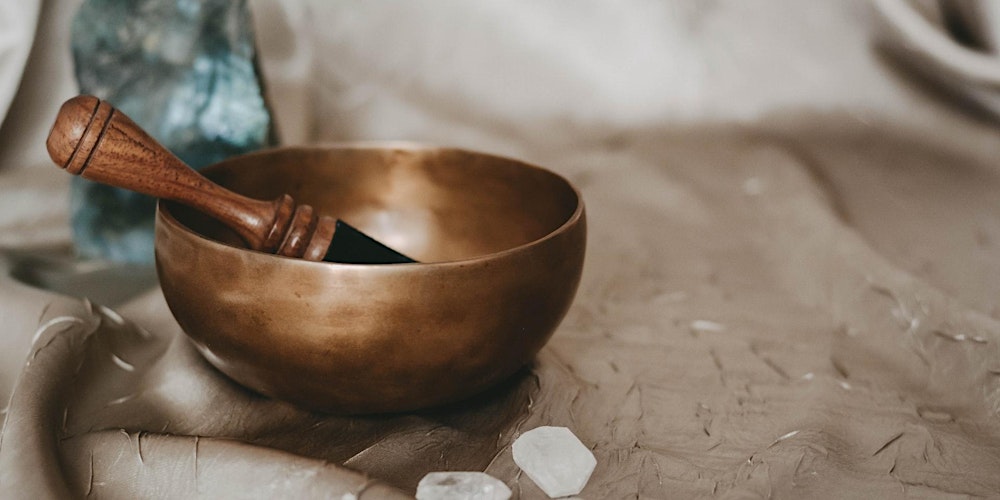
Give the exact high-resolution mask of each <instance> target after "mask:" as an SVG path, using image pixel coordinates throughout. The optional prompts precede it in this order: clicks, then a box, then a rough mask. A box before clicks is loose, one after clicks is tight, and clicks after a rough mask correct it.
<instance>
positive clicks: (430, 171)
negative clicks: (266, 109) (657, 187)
mask: <svg viewBox="0 0 1000 500" xmlns="http://www.w3.org/2000/svg"><path fill="white" fill-rule="evenodd" d="M202 172H203V173H204V174H206V176H207V177H209V178H211V179H212V180H214V181H216V182H218V183H219V184H221V185H223V186H225V187H227V188H229V189H232V190H234V191H236V192H239V193H241V194H245V195H248V196H252V197H256V198H260V199H272V198H275V197H277V196H278V195H280V194H283V193H288V194H291V195H292V197H294V198H295V199H296V200H298V201H300V202H302V203H308V204H311V205H313V206H314V207H315V208H316V209H317V210H318V211H319V212H320V213H325V214H329V215H333V216H335V217H338V218H341V219H343V220H345V221H347V222H348V223H350V224H352V225H354V226H355V227H357V228H358V229H361V230H362V231H364V232H365V233H367V234H368V235H370V236H372V237H374V238H375V239H377V240H379V241H381V242H383V243H385V244H387V245H389V246H390V247H393V248H395V249H396V250H399V251H401V252H403V253H404V254H407V255H409V256H410V257H412V258H415V259H416V260H418V261H419V263H417V264H390V265H358V264H336V263H327V262H308V261H304V260H298V259H292V258H286V257H279V256H275V255H269V254H265V253H261V252H256V251H252V250H248V249H246V248H245V247H244V246H243V245H242V243H240V240H239V239H238V238H237V237H236V235H235V234H233V233H231V232H230V231H228V230H227V229H225V228H224V227H222V226H221V225H220V224H218V223H215V222H213V221H212V220H210V219H208V218H207V217H205V216H203V215H201V214H198V213H197V212H194V211H192V210H190V209H186V208H184V207H182V206H179V205H177V204H174V203H171V202H164V201H161V202H160V204H159V206H158V210H157V216H156V266H157V272H158V274H159V277H160V284H161V286H162V288H163V293H164V295H165V297H166V300H167V304H168V305H169V306H170V310H171V311H172V312H173V314H174V316H175V317H176V319H177V321H178V323H179V324H180V325H181V327H182V328H183V329H184V331H185V332H186V333H187V334H188V336H189V337H190V338H191V339H192V340H193V341H194V343H195V345H196V346H197V347H198V349H199V350H200V351H201V352H202V354H203V355H204V357H205V358H206V359H207V360H208V361H209V362H210V363H211V364H213V365H214V366H215V367H216V368H218V369H219V370H220V371H222V372H223V373H225V374H226V375H228V376H229V377H231V378H232V379H234V380H236V381H237V382H239V383H240V384H242V385H244V386H246V387H249V388H251V389H253V390H255V391H257V392H259V393H262V394H265V395H268V396H271V397H275V398H278V399H283V400H286V401H290V402H292V403H295V404H297V405H300V406H303V407H306V408H309V409H313V410H319V411H324V412H334V413H344V414H357V413H381V412H398V411H407V410H415V409H420V408H426V407H430V406H435V405H440V404H444V403H450V402H454V401H457V400H461V399H463V398H466V397H468V396H470V395H473V394H475V393H478V392H480V391H482V390H484V389H486V388H488V387H490V386H491V385H493V384H496V383H497V382H499V381H501V380H503V379H505V378H507V377H509V376H510V375H511V374H513V373H514V372H516V371H517V370H518V369H519V368H520V367H522V366H524V365H525V364H526V363H528V362H529V361H530V360H531V359H532V358H533V357H534V356H535V354H536V353H537V352H538V351H539V349H541V348H542V346H543V345H544V344H545V343H546V341H547V340H548V339H549V337H550V336H551V335H552V333H553V332H554V330H555V329H556V327H557V326H558V324H559V322H560V321H561V320H562V318H563V316H564V315H565V313H566V311H567V309H568V308H569V306H570V303H571V302H572V300H573V296H574V294H575V293H576V289H577V285H578V284H579V281H580V273H581V269H582V267H583V259H584V250H585V246H586V223H585V215H584V206H583V200H582V198H581V197H580V194H579V192H578V191H577V190H576V189H575V188H574V187H573V186H572V185H571V184H570V183H569V182H568V181H566V180H565V179H563V178H562V177H560V176H558V175H556V174H554V173H552V172H550V171H548V170H545V169H542V168H539V167H536V166H532V165H528V164H525V163H522V162H519V161H515V160H511V159H506V158H500V157H496V156H490V155H486V154H480V153H474V152H469V151H463V150H458V149H445V148H435V147H423V146H418V145H409V144H395V143H392V144H376V145H346V146H330V147H295V148H279V149H273V150H269V151H264V152H259V153H255V154H250V155H245V156H240V157H235V158H231V159H229V160H226V161H223V162H220V163H218V164H215V165H213V166H210V167H208V168H206V169H204V170H202Z"/></svg>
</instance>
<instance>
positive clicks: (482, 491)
mask: <svg viewBox="0 0 1000 500" xmlns="http://www.w3.org/2000/svg"><path fill="white" fill-rule="evenodd" d="M508 498H510V488H508V487H507V485H506V484H503V483H502V482H501V481H500V480H499V479H497V478H495V477H493V476H491V475H489V474H486V473H483V472H431V473H430V474H427V475H426V476H424V478H423V479H421V480H420V484H418V485H417V500H507V499H508Z"/></svg>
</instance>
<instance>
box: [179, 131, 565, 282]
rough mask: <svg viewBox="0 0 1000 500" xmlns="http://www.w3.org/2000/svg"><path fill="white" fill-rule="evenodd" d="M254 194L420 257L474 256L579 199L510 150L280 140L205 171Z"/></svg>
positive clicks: (227, 236) (185, 217) (554, 218)
mask: <svg viewBox="0 0 1000 500" xmlns="http://www.w3.org/2000/svg"><path fill="white" fill-rule="evenodd" d="M202 173H203V174H205V175H206V176H207V177H208V178H210V179H212V180H213V181H215V182H217V183H219V184H221V185H223V186H225V187H227V188H229V189H231V190H233V191H236V192H238V193H241V194H244V195H246V196H250V197H253V198H258V199H274V198H277V197H278V196H280V195H282V194H284V193H288V194H290V195H291V196H292V197H293V198H294V199H295V200H296V201H297V202H299V203H308V204H310V205H313V207H314V208H315V209H317V211H318V212H319V213H322V214H326V215H330V216H333V217H336V218H339V219H343V220H344V221H346V222H348V223H349V224H351V225H353V226H355V227H357V228H358V229H360V230H362V231H364V232H365V233H367V234H369V235H370V236H372V237H374V238H375V239H377V240H379V241H381V242H383V243H385V244H386V245H389V246H390V247H392V248H395V249H396V250H399V251H401V252H403V253H404V254H407V255H409V256H411V257H413V258H415V259H416V260H418V261H420V262H424V263H429V262H446V261H455V260H464V259H471V258H475V257H480V256H484V255H488V254H492V253H496V252H501V251H504V250H509V249H513V248H516V247H518V246H521V245H525V244H528V243H531V242H533V241H535V240H538V239H540V238H543V237H545V236H546V235H548V234H550V233H552V232H553V231H555V230H557V229H558V228H560V227H561V226H562V225H563V224H565V223H566V222H567V221H569V220H570V219H571V218H572V217H573V215H574V214H575V213H576V212H577V211H578V210H579V209H580V206H579V205H580V200H579V197H578V194H577V192H576V190H575V189H574V188H573V187H572V186H571V185H570V184H569V183H568V182H567V181H566V180H565V179H563V178H561V177H560V176H558V175H556V174H554V173H552V172H549V171H547V170H544V169H541V168H538V167H534V166H531V165H528V164H525V163H521V162H518V161H516V160H511V159H507V158H500V157H495V156H490V155H484V154H480V153H472V152H468V151H462V150H455V149H440V148H423V147H419V146H399V147H390V148H386V147H374V146H373V147H349V148H323V147H313V148H281V149H274V150H269V151H263V152H260V153H256V154H252V155H247V156H241V157H237V158H233V159H230V160H227V161H224V162H221V163H218V164H216V165H213V166H211V167H208V168H206V169H204V170H203V171H202ZM166 206H167V209H168V211H169V212H170V213H171V214H172V215H173V216H174V217H175V218H176V220H177V221H178V222H180V223H181V224H183V225H184V226H187V227H188V228H190V229H192V230H194V231H195V232H196V233H199V234H201V235H204V236H207V237H208V238H210V239H213V240H217V241H221V242H223V243H227V244H231V245H236V246H243V244H242V242H241V241H240V239H239V238H238V237H237V236H236V235H235V233H233V232H231V231H229V230H228V229H227V228H225V227H224V226H222V225H221V224H219V223H217V222H215V221H213V220H211V219H210V218H208V217H206V216H204V215H202V214H200V213H198V212H196V211H193V210H190V209H185V208H184V207H181V206H179V205H176V204H172V203H167V204H166Z"/></svg>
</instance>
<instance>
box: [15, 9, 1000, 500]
mask: <svg viewBox="0 0 1000 500" xmlns="http://www.w3.org/2000/svg"><path fill="white" fill-rule="evenodd" d="M72 5H73V2H67V1H54V2H46V3H45V5H44V6H43V13H42V21H41V22H40V25H39V31H38V33H39V35H38V36H39V38H38V40H36V45H35V47H34V48H33V53H32V58H31V61H30V62H29V66H28V69H27V72H26V75H25V80H24V82H25V83H22V90H21V91H19V95H18V97H17V98H16V99H15V101H14V104H13V106H12V109H11V113H10V114H9V115H8V116H7V118H6V119H5V121H4V124H3V128H2V130H0V183H2V184H0V206H2V208H3V210H2V215H0V230H2V231H0V246H2V247H3V249H4V260H3V266H4V267H3V269H5V271H4V272H2V273H0V280H2V283H3V285H2V287H0V324H2V325H3V326H2V327H0V346H2V352H3V359H2V360H0V396H4V397H6V396H8V395H9V396H10V404H9V406H8V407H7V409H6V411H5V413H6V424H5V428H4V432H3V441H2V443H0V489H2V491H3V496H5V497H6V496H14V497H32V498H43V497H51V498H58V497H66V496H70V495H76V496H91V495H93V496H96V497H108V498H136V497H170V498H189V497H196V496H201V497H206V498H223V497H233V498H257V497H263V498H273V497H286V498H307V497H315V498H394V497H401V498H403V497H406V496H407V495H411V494H412V493H413V492H414V489H415V487H416V484H417V482H418V481H419V479H420V478H421V477H422V476H423V475H424V474H425V473H427V472H431V471H438V470H482V471H485V472H487V473H489V474H491V475H494V476H495V477H497V478H499V479H501V480H503V481H504V482H506V483H507V484H508V485H509V486H510V487H511V489H512V490H513V491H514V495H515V497H517V498H544V494H543V493H542V492H541V491H540V490H539V489H538V488H537V487H536V486H535V485H534V484H533V483H532V482H531V480H530V479H528V478H527V477H526V476H524V475H523V474H522V473H520V472H519V471H518V469H517V467H516V465H515V464H514V463H513V460H512V458H511V453H510V444H511V443H512V442H513V440H514V439H515V438H516V437H517V436H518V434H519V433H520V432H522V431H524V430H527V429H531V428H534V427H537V426H540V425H561V426H566V427H569V428H570V429H571V430H573V432H574V433H576V434H577V435H578V436H579V437H580V439H581V440H582V441H583V442H584V443H585V444H586V445H587V446H588V447H590V448H591V449H592V450H593V452H594V454H595V456H596V457H597V460H598V465H597V469H596V470H595V472H594V475H593V477H592V478H591V480H590V482H589V484H588V486H587V488H586V489H585V490H584V491H583V493H582V494H581V496H582V497H584V498H635V497H640V498H677V497H684V498H687V497H709V496H719V497H724V498H744V497H769V496H776V497H796V498H829V497H840V498H857V497H885V498H893V497H903V496H917V497H950V496H964V495H968V496H991V495H997V494H998V493H1000V477H998V475H997V474H996V471H997V470H1000V420H998V411H1000V323H998V319H1000V309H998V304H1000V293H998V292H1000V279H997V278H1000V198H998V197H997V196H996V193H997V192H1000V170H998V168H997V167H996V162H995V158H997V157H998V153H1000V138H998V137H997V134H996V128H995V127H996V122H995V120H994V119H993V118H991V117H990V116H989V115H988V114H986V113H983V112H980V111H978V108H972V107H970V106H969V103H968V102H966V101H965V100H963V99H962V98H961V96H955V95H953V94H948V93H944V92H941V91H940V89H938V88H937V87H934V86H932V85H930V84H928V83H927V82H926V81H925V80H921V79H919V78H915V77H914V75H913V73H912V72H910V71H908V70H907V69H906V68H905V67H900V65H899V64H898V62H896V61H895V60H894V59H893V58H892V57H891V55H890V54H888V53H887V52H886V51H885V50H883V48H882V47H883V46H882V45H881V41H880V40H881V38H880V33H882V31H880V28H879V25H878V24H877V23H876V22H875V19H876V16H875V15H874V14H873V12H872V11H871V9H870V8H869V6H868V5H867V4H866V3H865V2H836V1H818V0H817V1H812V2H793V1H788V2H770V3H767V4H766V5H761V4H757V3H755V4H753V5H750V4H748V3H746V2H736V1H732V2H728V1H724V2H713V3H703V2H695V1H690V2H639V1H635V2H623V3H620V4H615V5H614V7H613V8H612V7H611V6H610V5H606V4H604V3H601V2H564V3H559V2H553V3H546V4H543V5H534V4H533V3H529V2H522V3H515V4H509V5H506V6H504V7H498V6H491V5H489V4H467V3H465V2H435V3H433V4H430V3H428V4H422V5H419V6H400V5H398V4H394V3H393V4H391V5H390V4H389V3H379V2H374V3H366V5H365V7H363V8H348V7H346V6H336V5H333V6H331V5H326V4H323V3H319V2H316V3H295V2H292V3H289V4H287V5H284V6H283V7H275V6H274V5H270V4H267V3H265V2H257V3H255V4H254V8H255V9H256V10H255V11H256V12H257V14H258V16H257V17H258V24H261V26H260V27H259V29H260V31H261V32H260V37H261V40H262V50H263V51H264V61H263V62H264V68H265V72H268V71H269V70H270V71H271V73H268V75H269V81H273V82H274V85H273V86H272V87H271V90H272V92H273V97H274V103H275V107H276V109H277V110H278V114H279V125H280V124H283V127H284V130H285V131H286V135H285V137H286V139H287V140H288V141H289V142H315V141H322V140H331V139H338V140H343V139H382V138H391V139H414V140H423V141H429V142H434V143H438V144H447V145H457V146H464V147H469V148H475V149H481V150H486V151H491V152H497V153H502V154H508V155H511V156H516V157H519V158H522V159H525V160H528V161H531V162H534V163H537V164H540V165H544V166H546V167H548V168H551V169H553V170H555V171H557V172H559V173H561V174H563V175H565V176H567V177H568V178H569V179H571V180H572V181H573V182H574V183H575V184H576V185H577V186H578V187H579V188H580V189H581V191H582V193H583V196H584V199H585V202H586V204H587V211H588V218H589V228H590V236H589V243H588V255H587V263H586V267H585V270H584V277H583V281H582V283H581V285H580V289H579V293H578V295H577V298H576V301H575V303H574V305H573V307H572V308H571V310H570V312H569V313H568V315H567V317H566V319H565V320H564V321H563V323H562V325H561V326H560V327H559V329H558V330H557V332H556V334H555V335H554V337H553V339H552V340H551V341H550V342H549V344H548V345H547V346H546V347H545V348H544V349H543V350H542V352H541V353H540V355H539V356H538V359H537V360H536V361H535V362H534V363H533V364H532V365H531V366H529V367H527V368H526V369H525V370H523V371H522V372H521V373H519V374H518V375H516V376H515V377H513V378H512V379H511V380H509V381H508V382H506V383H504V384H502V385H501V386H499V387H497V388H495V389H494V390H491V391H489V392H488V393H486V394H483V395H481V396H478V397H476V398H474V399H472V400H470V401H466V402H462V403H459V404H455V405H452V406H449V407H446V408H437V409H431V410H427V411H422V412H414V413H410V414H401V415H381V416H367V417H339V416H328V415H319V414H314V413H309V412H305V411H302V410H299V409H297V408H295V407H293V406H290V405H287V404H285V403H282V402H279V401H273V400H269V399H266V398H264V397H261V396H258V395H255V394H253V393H251V392H249V391H247V390H245V389H243V388H241V387H240V386H238V385H236V384H234V383H233V382H231V381H229V380H228V379H227V378H225V377H224V376H222V375H221V374H219V373H218V372H216V371H215V370H214V369H212V368H211V367H210V366H209V365H208V364H207V363H206V362H205V361H204V360H202V359H201V358H200V357H199V356H198V354H197V353H196V351H195V350H194V349H193V347H192V346H191V345H190V343H189V342H188V341H187V339H186V338H185V337H184V335H183V332H182V331H181V330H180V328H179V327H178V326H177V325H176V323H175V322H174V320H173V319H172V317H171V316H170V314H169V311H168V310H167V308H166V306H165V304H164V302H163V299H162V297H161V295H160V294H159V292H158V289H157V288H155V286H153V285H152V284H151V286H150V287H149V288H148V289H145V290H143V291H136V292H135V293H132V294H130V295H129V296H127V297H115V296H114V294H110V295H109V294H108V290H104V289H101V287H99V286H98V287H96V288H95V289H94V290H93V293H92V295H94V296H97V295H100V296H102V297H104V299H103V301H104V302H105V303H101V301H94V300H88V299H86V298H85V297H80V296H67V295H61V294H58V293H56V292H53V291H48V290H42V289H39V288H37V287H33V286H30V285H28V284H25V283H23V281H26V280H27V281H31V280H30V279H26V278H25V277H24V273H23V272H22V271H23V266H24V263H25V262H35V260H32V259H33V258H34V259H36V260H37V259H38V258H39V256H40V255H42V256H44V254H45V252H53V253H54V254H56V255H58V250H59V249H60V248H62V247H63V246H65V245H66V244H67V242H68V230H67V229H66V213H67V210H68V208H67V202H66V201H65V196H66V192H67V190H66V182H67V180H66V177H68V176H66V175H65V174H62V173H59V172H58V171H57V170H56V169H55V168H53V167H51V166H50V165H48V164H47V160H46V159H45V157H44V150H43V149H42V146H41V145H42V144H43V142H44V136H45V131H46V129H47V126H48V122H49V121H50V120H51V117H53V116H54V114H55V109H56V108H57V107H58V105H59V103H61V102H62V100H63V99H64V98H65V97H68V96H69V95H72V93H73V90H72V80H71V76H70V73H69V67H68V61H67V59H66V55H65V54H61V51H62V50H65V47H66V45H65V43H66V39H65V26H66V22H67V19H68V17H67V16H68V14H67V12H71V11H72V8H71V7H72ZM261 19H267V20H268V23H262V22H261ZM296 28H298V29H299V31H296ZM42 82H49V83H51V85H47V84H43V83H42ZM19 270H22V271H19ZM19 273H20V274H19ZM119 283H120V281H116V280H115V279H111V280H109V281H108V283H107V286H108V287H111V288H114V287H116V286H118V284H119Z"/></svg>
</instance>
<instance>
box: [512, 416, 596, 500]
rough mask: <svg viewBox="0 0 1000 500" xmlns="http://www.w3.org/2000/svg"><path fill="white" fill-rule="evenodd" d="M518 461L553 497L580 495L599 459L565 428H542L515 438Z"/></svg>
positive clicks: (515, 451) (515, 452) (514, 447)
mask: <svg viewBox="0 0 1000 500" xmlns="http://www.w3.org/2000/svg"><path fill="white" fill-rule="evenodd" d="M513 452H514V463H516V464H517V466H518V467H520V468H521V470H523V471H524V473H525V474H527V475H528V477H530V478H531V480H532V481H534V482H535V484H537V485H538V487H539V488H541V489H542V491H544V492H545V494H546V495H548V496H550V497H552V498H558V497H565V496H569V495H576V494H578V493H580V491H582V490H583V487H584V486H586V485H587V481H588V480H589V479H590V474H591V473H592V472H594V467H595V466H596V465H597V459H595V458H594V454H593V453H591V452H590V450H589V449H587V447H586V446H584V444H583V443H581V442H580V440H579V439H577V437H576V436H575V435H574V434H573V432H572V431H570V430H569V429H567V428H565V427H538V428H535V429H532V430H530V431H528V432H525V433H524V434H521V437H519V438H517V440H516V441H514V446H513Z"/></svg>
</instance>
